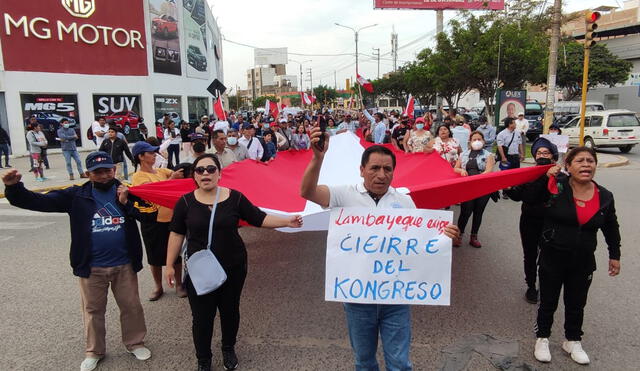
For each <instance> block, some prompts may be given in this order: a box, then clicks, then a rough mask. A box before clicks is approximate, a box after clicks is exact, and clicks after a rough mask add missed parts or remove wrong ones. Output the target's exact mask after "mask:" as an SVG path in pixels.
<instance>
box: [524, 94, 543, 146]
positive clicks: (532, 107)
mask: <svg viewBox="0 0 640 371" xmlns="http://www.w3.org/2000/svg"><path fill="white" fill-rule="evenodd" d="M524 118H525V119H527V121H529V130H527V134H526V136H527V139H528V140H529V141H531V142H533V141H534V140H536V139H537V138H538V136H540V134H542V126H543V124H542V119H543V118H544V110H543V109H542V105H541V104H540V103H538V102H527V104H526V106H525V110H524Z"/></svg>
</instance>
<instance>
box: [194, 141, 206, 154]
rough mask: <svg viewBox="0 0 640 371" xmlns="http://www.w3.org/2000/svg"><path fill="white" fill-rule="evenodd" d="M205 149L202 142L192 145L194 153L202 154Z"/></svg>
mask: <svg viewBox="0 0 640 371" xmlns="http://www.w3.org/2000/svg"><path fill="white" fill-rule="evenodd" d="M205 149H206V146H205V145H204V143H202V142H196V143H193V151H194V152H196V153H202V152H204V151H205Z"/></svg>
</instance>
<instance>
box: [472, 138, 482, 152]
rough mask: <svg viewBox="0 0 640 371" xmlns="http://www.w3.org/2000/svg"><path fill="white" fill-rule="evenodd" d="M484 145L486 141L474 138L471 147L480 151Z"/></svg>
mask: <svg viewBox="0 0 640 371" xmlns="http://www.w3.org/2000/svg"><path fill="white" fill-rule="evenodd" d="M482 147H484V143H482V141H481V140H474V141H473V142H471V149H473V150H476V151H479V150H481V149H482Z"/></svg>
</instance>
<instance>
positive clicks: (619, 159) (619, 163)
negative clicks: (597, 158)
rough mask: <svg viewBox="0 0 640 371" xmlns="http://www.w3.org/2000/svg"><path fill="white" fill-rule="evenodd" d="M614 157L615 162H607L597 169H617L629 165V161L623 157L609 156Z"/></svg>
mask: <svg viewBox="0 0 640 371" xmlns="http://www.w3.org/2000/svg"><path fill="white" fill-rule="evenodd" d="M610 156H614V157H616V159H617V161H614V162H607V163H606V164H602V165H598V167H618V166H625V165H629V159H628V158H626V157H623V156H618V155H610Z"/></svg>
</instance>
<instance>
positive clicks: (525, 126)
mask: <svg viewBox="0 0 640 371" xmlns="http://www.w3.org/2000/svg"><path fill="white" fill-rule="evenodd" d="M528 130H529V120H527V119H526V118H524V112H518V118H517V119H516V132H517V133H518V134H520V138H521V139H522V144H524V143H527V137H526V134H527V131H528Z"/></svg>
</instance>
